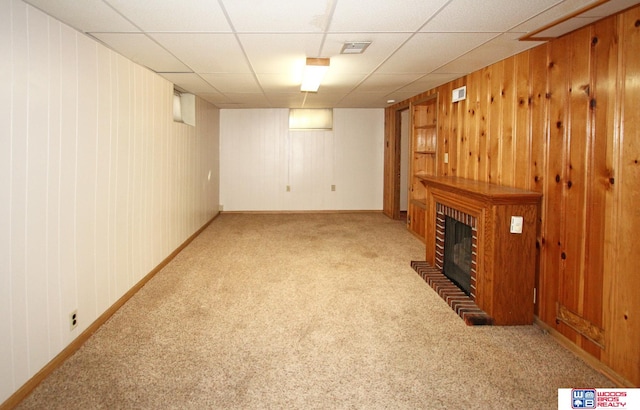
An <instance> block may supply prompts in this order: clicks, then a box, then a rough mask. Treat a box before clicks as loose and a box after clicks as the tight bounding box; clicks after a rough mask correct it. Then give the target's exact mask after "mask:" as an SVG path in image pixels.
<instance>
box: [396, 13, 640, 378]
mask: <svg viewBox="0 0 640 410" xmlns="http://www.w3.org/2000/svg"><path fill="white" fill-rule="evenodd" d="M639 49H640V7H635V8H633V9H630V10H627V11H625V12H623V13H621V14H619V15H617V16H612V17H610V18H607V19H604V20H602V21H600V22H597V23H596V24H593V25H591V26H588V27H585V28H583V29H580V30H578V31H575V32H573V33H570V34H568V35H566V36H564V37H561V38H559V39H556V40H553V41H550V42H548V43H546V44H543V45H540V46H538V47H536V48H533V49H531V50H528V51H525V52H523V53H520V54H518V55H516V56H513V57H510V58H507V59H505V60H503V61H500V62H497V63H495V64H492V65H490V66H488V67H485V68H483V69H481V70H478V71H477V72H474V73H471V74H469V75H467V76H464V77H462V78H459V79H457V80H454V81H452V82H450V83H447V84H444V85H442V86H439V87H437V88H436V89H434V90H429V91H426V92H425V93H423V94H420V95H417V96H415V97H413V98H412V99H411V100H409V101H417V100H420V99H421V98H424V96H425V95H427V94H428V93H432V92H438V94H439V101H440V107H439V110H440V112H439V116H438V174H439V175H452V176H463V177H467V178H472V179H477V180H487V181H490V182H494V183H500V184H503V185H510V186H515V187H519V188H525V189H531V190H535V191H538V192H542V193H543V199H542V203H541V205H540V209H539V211H540V214H539V228H538V229H539V230H538V234H537V237H538V241H537V246H538V253H537V256H536V257H537V261H536V264H537V272H536V287H537V290H538V292H537V304H536V314H537V316H538V318H539V319H540V320H541V321H543V322H544V323H546V324H547V325H549V326H550V327H552V328H554V329H555V330H557V331H558V332H559V333H560V334H562V335H563V336H565V337H566V338H567V339H569V340H570V341H571V342H573V343H574V344H575V345H576V347H577V348H580V349H582V350H584V351H585V352H586V353H588V354H591V355H592V356H594V357H595V358H596V359H599V360H601V362H602V363H603V365H605V366H607V367H608V368H609V369H610V370H606V371H608V372H609V373H610V375H611V377H612V378H614V379H616V380H617V381H618V382H619V383H621V384H629V385H640V344H638V340H640V315H639V314H638V312H640V298H637V295H636V294H637V289H638V288H639V287H640V276H639V275H638V273H637V266H638V263H637V253H638V251H637V246H636V245H635V241H634V240H633V238H634V237H635V236H636V235H637V233H638V232H639V231H640V207H639V206H638V202H639V201H640V188H639V187H640V142H638V141H640V135H638V134H640V115H639V114H638V113H639V112H640V111H638V109H637V102H638V101H640V88H638V86H637V85H638V80H637V79H638V77H639V76H640V57H638V56H640V54H639V53H638V52H637V50H639ZM462 85H466V86H467V92H468V99H467V101H466V102H464V103H463V102H459V103H456V104H453V103H451V99H450V96H451V90H452V89H454V88H457V87H459V86H462ZM445 152H448V153H449V164H444V162H443V154H444V153H445ZM470 153H471V155H470ZM473 156H476V158H475V161H471V160H470V157H473ZM559 307H562V308H563V309H565V311H566V310H568V311H570V312H571V313H572V314H573V316H574V317H575V318H579V319H580V321H581V323H583V324H585V325H586V326H590V327H592V328H594V329H603V330H604V340H605V346H604V349H602V348H600V347H599V346H598V345H596V344H595V343H593V342H591V341H590V340H589V339H587V338H586V337H585V336H584V335H582V334H581V333H580V332H579V331H576V330H574V329H572V328H571V327H570V326H569V325H567V324H565V323H563V322H562V321H558V322H556V314H557V311H558V308H559Z"/></svg>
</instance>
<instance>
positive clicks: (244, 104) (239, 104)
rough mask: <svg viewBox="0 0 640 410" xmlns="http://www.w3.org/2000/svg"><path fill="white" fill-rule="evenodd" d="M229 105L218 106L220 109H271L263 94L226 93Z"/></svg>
mask: <svg viewBox="0 0 640 410" xmlns="http://www.w3.org/2000/svg"><path fill="white" fill-rule="evenodd" d="M225 95H226V96H227V98H228V99H229V103H221V104H222V105H221V104H217V105H218V106H219V107H220V108H222V107H223V106H225V107H226V108H229V107H231V108H248V107H252V108H269V107H271V104H270V103H269V100H267V98H266V97H265V96H264V94H262V93H226V94H225Z"/></svg>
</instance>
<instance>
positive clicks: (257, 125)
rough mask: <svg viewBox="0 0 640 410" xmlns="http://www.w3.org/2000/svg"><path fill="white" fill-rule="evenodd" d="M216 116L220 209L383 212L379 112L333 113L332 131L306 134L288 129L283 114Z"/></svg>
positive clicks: (258, 112)
mask: <svg viewBox="0 0 640 410" xmlns="http://www.w3.org/2000/svg"><path fill="white" fill-rule="evenodd" d="M220 115H221V118H220V175H221V186H220V201H221V202H220V203H221V204H222V205H223V206H224V209H225V210H226V211H303V210H304V211H309V210H381V209H382V189H383V187H382V181H383V163H384V158H383V149H384V110H383V109H334V110H333V130H308V131H300V130H296V131H291V130H289V127H288V121H289V117H288V115H289V110H288V109H245V110H242V109H239V110H236V109H234V110H221V114H220ZM332 185H333V186H335V191H332V190H331V187H332ZM287 187H289V191H287Z"/></svg>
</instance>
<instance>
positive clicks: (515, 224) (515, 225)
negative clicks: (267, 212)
mask: <svg viewBox="0 0 640 410" xmlns="http://www.w3.org/2000/svg"><path fill="white" fill-rule="evenodd" d="M523 223H524V218H523V217H521V216H512V217H511V227H510V229H509V231H510V232H511V233H522V225H523Z"/></svg>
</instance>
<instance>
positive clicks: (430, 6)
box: [329, 0, 447, 33]
mask: <svg viewBox="0 0 640 410" xmlns="http://www.w3.org/2000/svg"><path fill="white" fill-rule="evenodd" d="M446 2H447V0H431V1H424V0H395V1H389V0H369V1H367V2H364V3H363V2H362V0H340V1H338V3H337V6H336V9H335V13H334V15H333V19H332V22H331V25H330V26H329V32H332V33H335V32H358V31H360V32H372V31H382V32H414V31H416V30H418V29H419V28H420V27H421V26H422V25H423V24H424V23H425V22H426V21H427V20H428V19H429V18H431V17H432V16H433V15H434V14H435V13H436V12H437V11H438V10H439V9H440V8H441V7H442V6H443V5H444V4H445V3H446Z"/></svg>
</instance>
